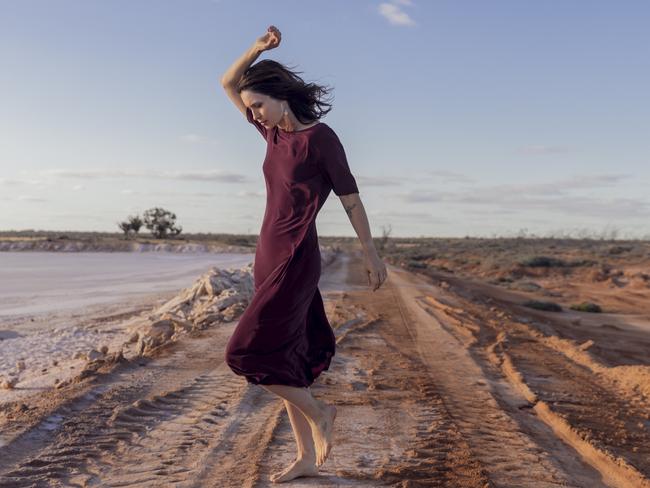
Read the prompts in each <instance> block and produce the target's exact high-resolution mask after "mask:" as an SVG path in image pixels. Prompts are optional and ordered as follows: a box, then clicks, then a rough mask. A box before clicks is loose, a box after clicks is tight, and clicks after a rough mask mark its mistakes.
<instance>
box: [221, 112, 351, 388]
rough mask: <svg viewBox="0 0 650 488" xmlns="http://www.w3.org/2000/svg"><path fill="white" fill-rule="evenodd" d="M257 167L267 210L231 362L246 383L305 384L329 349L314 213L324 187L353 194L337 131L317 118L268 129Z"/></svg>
mask: <svg viewBox="0 0 650 488" xmlns="http://www.w3.org/2000/svg"><path fill="white" fill-rule="evenodd" d="M246 117H247V119H248V121H249V122H250V123H251V124H253V125H255V127H256V128H257V130H258V131H259V132H260V134H261V135H262V137H264V139H265V140H266V157H265V159H264V163H263V165H262V170H263V172H264V179H265V181H266V210H265V213H264V219H263V222H262V228H261V230H260V235H259V238H258V241H257V247H256V249H255V261H254V263H253V278H254V283H255V287H254V288H255V291H254V293H253V296H252V298H251V301H250V303H249V305H248V307H247V308H246V310H245V311H244V313H243V314H242V315H241V317H240V319H239V323H238V324H237V326H236V328H235V331H234V332H233V334H232V336H231V337H230V340H229V341H228V345H227V346H226V353H225V359H226V362H227V364H228V366H230V368H231V369H232V370H233V371H234V372H235V373H236V374H238V375H241V376H244V377H245V378H246V380H247V381H248V382H249V383H252V384H256V385H257V384H264V385H274V384H280V385H289V386H297V387H307V386H310V385H311V384H312V383H313V382H314V379H315V378H316V377H317V376H318V375H319V374H320V373H321V372H322V371H323V370H326V369H329V365H330V362H331V359H332V356H333V355H334V352H335V346H336V341H335V337H334V332H333V331H332V328H331V326H330V324H329V322H328V320H327V316H326V315H325V309H324V307H323V299H322V297H321V294H320V291H319V290H318V280H319V278H320V273H321V257H320V249H319V246H318V235H317V233H316V215H317V214H318V212H319V210H320V209H321V207H322V206H323V203H325V200H326V199H327V197H328V195H329V193H330V190H333V191H334V193H335V194H336V195H347V194H349V193H358V192H359V190H358V188H357V184H356V181H355V179H354V177H353V176H352V173H351V172H350V168H349V166H348V162H347V159H346V156H345V151H344V150H343V146H342V145H341V142H340V140H339V138H338V137H337V135H336V133H335V132H334V131H333V130H332V129H331V128H330V127H329V126H328V125H326V124H325V123H323V122H319V123H317V124H316V125H314V126H311V127H308V128H306V129H303V130H299V131H294V132H286V131H283V130H282V129H280V128H278V127H277V126H276V127H274V128H272V129H267V128H266V127H264V126H263V125H262V124H260V123H259V122H258V121H256V120H255V119H254V118H253V115H252V111H251V110H250V109H248V108H247V110H246Z"/></svg>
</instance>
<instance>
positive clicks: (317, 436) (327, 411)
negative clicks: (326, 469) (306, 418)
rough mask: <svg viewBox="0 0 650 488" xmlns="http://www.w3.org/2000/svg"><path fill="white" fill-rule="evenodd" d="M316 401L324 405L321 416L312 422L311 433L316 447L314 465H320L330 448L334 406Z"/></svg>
mask: <svg viewBox="0 0 650 488" xmlns="http://www.w3.org/2000/svg"><path fill="white" fill-rule="evenodd" d="M318 403H319V404H320V405H322V406H323V407H324V410H323V416H322V418H321V419H320V420H319V421H318V422H316V423H314V424H312V434H313V437H314V447H315V448H316V466H320V465H322V464H323V463H324V462H325V460H326V459H327V456H328V455H329V453H330V451H331V449H332V443H333V439H332V432H333V427H334V419H335V418H336V407H335V406H334V405H328V404H327V403H325V402H321V401H320V400H318Z"/></svg>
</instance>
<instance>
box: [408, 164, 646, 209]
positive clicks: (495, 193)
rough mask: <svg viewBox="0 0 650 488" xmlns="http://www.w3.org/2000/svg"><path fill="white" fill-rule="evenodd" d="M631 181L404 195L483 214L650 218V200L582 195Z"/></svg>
mask: <svg viewBox="0 0 650 488" xmlns="http://www.w3.org/2000/svg"><path fill="white" fill-rule="evenodd" d="M628 178H631V175H626V174H602V175H587V176H574V177H571V178H566V179H562V180H557V181H554V182H543V183H527V184H504V185H491V186H471V187H466V188H462V189H458V190H454V191H416V190H414V191H412V192H410V193H407V194H404V195H402V199H403V201H405V202H407V203H433V202H440V203H452V204H458V205H461V206H468V207H469V208H470V209H473V208H475V207H478V210H479V211H481V212H485V211H487V209H489V208H492V209H494V210H496V211H498V212H510V213H512V212H513V210H514V211H521V210H523V211H526V210H538V211H547V212H552V213H556V214H562V215H563V216H564V215H584V216H593V217H602V218H617V217H648V216H650V200H644V199H639V198H620V197H613V198H612V197H607V196H605V195H604V196H602V197H599V196H596V197H595V196H592V195H581V194H579V193H576V192H579V191H581V190H598V189H602V188H606V187H613V186H616V185H617V184H618V183H619V182H620V181H622V180H625V179H628Z"/></svg>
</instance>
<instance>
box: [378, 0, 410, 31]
mask: <svg viewBox="0 0 650 488" xmlns="http://www.w3.org/2000/svg"><path fill="white" fill-rule="evenodd" d="M400 5H408V6H411V5H413V3H412V2H411V1H410V0H401V1H399V0H397V1H394V3H380V4H379V7H378V8H377V10H378V11H379V14H380V15H382V16H383V17H385V18H386V19H387V20H388V21H389V22H390V23H391V24H394V25H415V21H414V20H413V19H412V18H411V17H410V16H409V15H408V14H407V13H406V12H404V11H403V10H402V9H401V8H400Z"/></svg>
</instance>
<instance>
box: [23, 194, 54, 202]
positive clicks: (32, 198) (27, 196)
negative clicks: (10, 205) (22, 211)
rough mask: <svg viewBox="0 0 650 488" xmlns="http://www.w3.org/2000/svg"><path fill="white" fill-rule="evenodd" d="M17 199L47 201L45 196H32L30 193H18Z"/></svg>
mask: <svg viewBox="0 0 650 488" xmlns="http://www.w3.org/2000/svg"><path fill="white" fill-rule="evenodd" d="M17 199H18V200H20V201H21V202H47V198H41V197H34V196H32V195H19V196H18V198H17Z"/></svg>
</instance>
